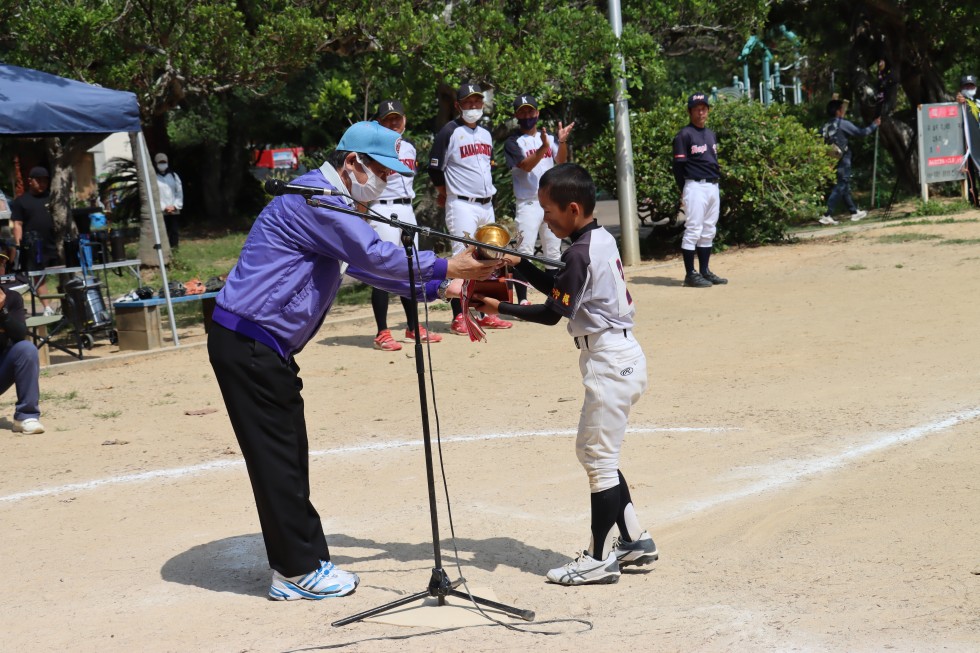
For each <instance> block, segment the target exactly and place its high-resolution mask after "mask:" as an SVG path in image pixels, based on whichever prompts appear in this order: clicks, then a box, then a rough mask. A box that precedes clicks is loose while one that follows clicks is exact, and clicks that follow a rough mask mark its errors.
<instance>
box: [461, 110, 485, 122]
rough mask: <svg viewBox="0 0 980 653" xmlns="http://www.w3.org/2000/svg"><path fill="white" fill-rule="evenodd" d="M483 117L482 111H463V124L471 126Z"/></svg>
mask: <svg viewBox="0 0 980 653" xmlns="http://www.w3.org/2000/svg"><path fill="white" fill-rule="evenodd" d="M482 117H483V109H463V122H465V123H466V124H468V125H472V124H473V123H475V122H478V121H479V120H480V118H482Z"/></svg>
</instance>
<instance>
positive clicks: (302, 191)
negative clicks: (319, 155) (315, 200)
mask: <svg viewBox="0 0 980 653" xmlns="http://www.w3.org/2000/svg"><path fill="white" fill-rule="evenodd" d="M265 192H267V193H268V194H269V195H303V196H304V197H312V196H313V195H339V196H341V197H347V193H344V192H341V191H339V190H330V189H329V188H317V187H316V186H300V185H298V184H288V183H286V182H284V181H282V180H280V179H266V180H265Z"/></svg>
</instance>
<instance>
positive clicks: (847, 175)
mask: <svg viewBox="0 0 980 653" xmlns="http://www.w3.org/2000/svg"><path fill="white" fill-rule="evenodd" d="M846 113H847V105H846V104H844V102H843V101H842V100H831V101H830V102H828V103H827V117H828V118H830V121H829V122H828V123H826V124H825V125H824V127H823V128H822V129H821V131H822V132H823V134H824V139H825V140H828V142H831V143H832V144H833V145H835V146H836V147H837V148H838V149H839V150H840V151H841V155H840V159H839V160H838V161H837V184H836V185H835V186H834V189H833V190H832V191H830V196H829V197H828V198H827V213H826V214H825V215H823V216H822V217H821V218H820V220H819V222H820V224H837V220H835V219H834V211H835V210H836V209H837V205H838V204H839V203H840V201H841V200H844V205H845V206H847V210H848V211H849V212H850V214H851V221H852V222H857V221H858V220H862V219H864V218H865V217H867V215H868V212H867V211H859V210H858V208H857V206H856V205H855V204H854V198H852V197H851V147H850V139H852V138H864V137H865V136H868V135H870V134H873V133H874V131H875V130H876V129H878V125H880V124H881V118H880V117H878V118H875V119H874V120H873V121H872V123H871V124H870V125H868V126H867V127H865V128H863V129H862V128H861V127H858V126H857V125H855V124H854V123H853V122H851V121H850V120H846V119H845V118H844V115H845V114H846Z"/></svg>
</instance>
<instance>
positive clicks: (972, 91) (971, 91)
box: [963, 88, 977, 100]
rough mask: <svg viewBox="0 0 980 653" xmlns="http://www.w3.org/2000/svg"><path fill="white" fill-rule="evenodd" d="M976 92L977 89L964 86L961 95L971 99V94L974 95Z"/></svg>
mask: <svg viewBox="0 0 980 653" xmlns="http://www.w3.org/2000/svg"><path fill="white" fill-rule="evenodd" d="M976 94H977V89H975V88H965V89H963V95H965V96H966V97H968V98H970V99H971V100H972V99H973V96H974V95H976Z"/></svg>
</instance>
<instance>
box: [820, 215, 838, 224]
mask: <svg viewBox="0 0 980 653" xmlns="http://www.w3.org/2000/svg"><path fill="white" fill-rule="evenodd" d="M817 222H819V223H820V224H837V220H834V219H833V218H832V217H830V216H829V215H825V216H823V217H822V218H820V219H819V220H817Z"/></svg>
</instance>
